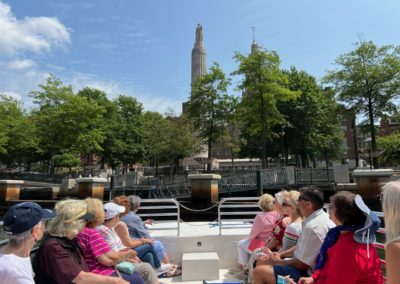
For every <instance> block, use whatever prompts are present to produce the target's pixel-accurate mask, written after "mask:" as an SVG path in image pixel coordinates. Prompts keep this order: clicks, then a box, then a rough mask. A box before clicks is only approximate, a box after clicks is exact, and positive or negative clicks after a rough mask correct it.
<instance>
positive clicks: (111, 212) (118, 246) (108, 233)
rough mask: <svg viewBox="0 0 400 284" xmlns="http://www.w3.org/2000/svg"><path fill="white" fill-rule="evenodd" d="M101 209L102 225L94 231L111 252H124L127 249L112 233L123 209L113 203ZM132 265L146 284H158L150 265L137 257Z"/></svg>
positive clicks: (114, 233) (115, 234)
mask: <svg viewBox="0 0 400 284" xmlns="http://www.w3.org/2000/svg"><path fill="white" fill-rule="evenodd" d="M103 207H104V212H105V220H104V224H103V225H100V226H97V227H96V230H98V231H99V232H100V234H101V235H102V236H103V237H104V239H105V240H106V242H107V243H108V245H109V246H110V247H111V249H112V250H113V251H122V250H126V249H127V247H126V246H124V245H123V244H122V241H121V239H120V238H119V237H118V235H117V233H116V232H115V231H114V226H115V225H116V224H118V223H119V222H120V221H119V215H120V214H121V213H123V212H125V207H124V206H119V205H117V204H115V203H113V202H109V203H106V204H104V206H103ZM132 264H133V266H134V267H135V271H136V272H137V273H138V274H139V275H140V277H142V278H143V280H144V282H145V283H146V284H158V283H159V282H158V278H157V275H156V274H155V272H154V270H153V268H152V267H151V265H150V264H148V263H146V262H141V260H140V259H139V258H138V257H137V256H136V257H135V258H134V259H133V260H132Z"/></svg>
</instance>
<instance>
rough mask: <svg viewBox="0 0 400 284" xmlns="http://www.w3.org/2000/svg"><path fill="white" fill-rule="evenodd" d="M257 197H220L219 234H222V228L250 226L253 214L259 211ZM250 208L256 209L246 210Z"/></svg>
mask: <svg viewBox="0 0 400 284" xmlns="http://www.w3.org/2000/svg"><path fill="white" fill-rule="evenodd" d="M259 199H260V198H259V197H228V198H222V199H221V201H220V202H219V205H218V225H219V235H220V236H221V235H222V229H237V228H250V227H251V226H252V222H253V220H254V217H255V215H256V214H257V213H258V212H260V211H261V209H260V208H259V206H258V200H259ZM250 208H252V209H258V210H251V211H248V210H246V209H250ZM237 209H239V210H237ZM249 216H251V217H249Z"/></svg>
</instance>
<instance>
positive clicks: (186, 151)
mask: <svg viewBox="0 0 400 284" xmlns="http://www.w3.org/2000/svg"><path fill="white" fill-rule="evenodd" d="M166 120H167V122H168V127H167V131H166V140H165V142H166V143H165V149H164V150H165V153H164V156H165V157H166V158H167V159H168V161H169V165H170V168H171V172H170V175H171V178H173V175H174V169H175V165H176V164H178V162H179V159H182V158H185V157H189V156H191V155H192V154H193V153H195V152H196V151H198V150H199V147H200V143H199V141H198V139H197V137H196V136H195V135H193V133H194V132H195V131H194V129H193V125H192V124H191V123H190V122H189V120H188V119H187V117H186V116H185V115H182V116H180V117H177V116H175V115H174V114H170V115H169V116H167V118H166Z"/></svg>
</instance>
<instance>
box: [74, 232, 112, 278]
mask: <svg viewBox="0 0 400 284" xmlns="http://www.w3.org/2000/svg"><path fill="white" fill-rule="evenodd" d="M76 238H77V240H78V242H79V243H80V245H81V247H82V250H83V258H84V259H85V261H86V264H87V266H88V268H89V271H90V272H93V273H96V274H101V275H111V274H112V273H113V272H114V269H113V268H111V267H108V266H105V265H103V264H101V263H100V262H99V261H98V260H97V258H98V257H99V256H101V255H103V254H105V253H107V252H109V251H111V248H110V246H109V245H108V244H107V243H106V241H105V240H104V238H103V236H102V235H101V234H100V233H99V232H98V231H96V230H95V229H93V228H88V227H85V229H84V230H83V231H82V232H80V233H79V234H78V235H77V236H76Z"/></svg>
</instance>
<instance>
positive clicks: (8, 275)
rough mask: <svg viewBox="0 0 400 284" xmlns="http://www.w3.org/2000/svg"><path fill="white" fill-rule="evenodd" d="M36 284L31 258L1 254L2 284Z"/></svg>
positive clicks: (0, 281)
mask: <svg viewBox="0 0 400 284" xmlns="http://www.w3.org/2000/svg"><path fill="white" fill-rule="evenodd" d="M11 283H13V284H35V281H33V271H32V264H31V260H30V258H29V257H20V256H17V255H15V254H3V253H0V284H11Z"/></svg>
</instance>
